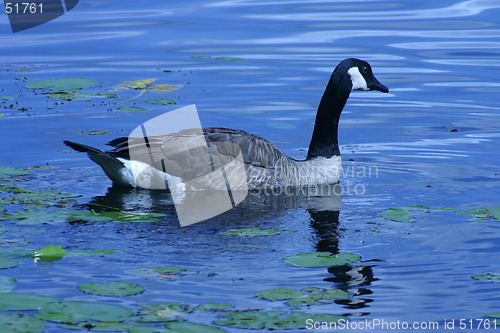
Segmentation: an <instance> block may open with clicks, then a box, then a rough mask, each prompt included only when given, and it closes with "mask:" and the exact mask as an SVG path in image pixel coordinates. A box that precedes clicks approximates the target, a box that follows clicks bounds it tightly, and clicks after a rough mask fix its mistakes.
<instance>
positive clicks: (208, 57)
mask: <svg viewBox="0 0 500 333" xmlns="http://www.w3.org/2000/svg"><path fill="white" fill-rule="evenodd" d="M191 58H192V59H204V60H208V59H212V57H211V56H191Z"/></svg>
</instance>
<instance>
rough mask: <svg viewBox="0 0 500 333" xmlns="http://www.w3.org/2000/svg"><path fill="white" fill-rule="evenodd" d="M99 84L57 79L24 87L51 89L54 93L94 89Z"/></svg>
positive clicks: (76, 79)
mask: <svg viewBox="0 0 500 333" xmlns="http://www.w3.org/2000/svg"><path fill="white" fill-rule="evenodd" d="M98 84H99V82H97V81H96V80H92V79H86V78H80V77H78V78H74V77H70V78H56V79H46V80H38V81H32V82H28V83H26V84H25V85H24V86H25V87H26V88H28V89H50V90H52V91H74V90H79V89H85V88H92V87H94V86H96V85H98Z"/></svg>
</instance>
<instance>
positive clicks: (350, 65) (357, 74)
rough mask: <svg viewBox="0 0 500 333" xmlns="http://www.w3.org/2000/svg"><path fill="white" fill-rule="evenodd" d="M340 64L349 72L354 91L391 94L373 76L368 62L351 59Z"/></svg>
mask: <svg viewBox="0 0 500 333" xmlns="http://www.w3.org/2000/svg"><path fill="white" fill-rule="evenodd" d="M340 64H342V67H344V68H345V69H346V70H347V74H349V75H350V77H351V82H352V90H378V91H381V92H384V93H388V92H389V89H388V88H387V87H386V86H384V85H383V84H382V83H380V82H379V81H378V80H377V78H376V77H375V75H373V72H372V68H371V66H370V64H369V63H367V62H366V61H363V60H359V59H354V58H350V59H345V60H343V61H342V62H341V63H340ZM340 64H339V65H340Z"/></svg>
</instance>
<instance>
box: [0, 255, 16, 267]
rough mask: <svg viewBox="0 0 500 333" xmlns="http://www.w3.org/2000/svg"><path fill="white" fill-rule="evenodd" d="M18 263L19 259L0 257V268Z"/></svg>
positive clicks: (14, 265)
mask: <svg viewBox="0 0 500 333" xmlns="http://www.w3.org/2000/svg"><path fill="white" fill-rule="evenodd" d="M17 265H19V261H17V260H11V259H7V258H3V257H0V269H6V268H12V267H16V266H17Z"/></svg>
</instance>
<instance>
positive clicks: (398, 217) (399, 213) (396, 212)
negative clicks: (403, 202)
mask: <svg viewBox="0 0 500 333" xmlns="http://www.w3.org/2000/svg"><path fill="white" fill-rule="evenodd" d="M410 214H411V213H410V212H409V211H408V210H406V209H403V208H389V209H388V210H385V211H383V212H382V213H381V216H382V217H383V218H384V219H387V220H391V221H396V222H410V219H409V218H408V215H410Z"/></svg>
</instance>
